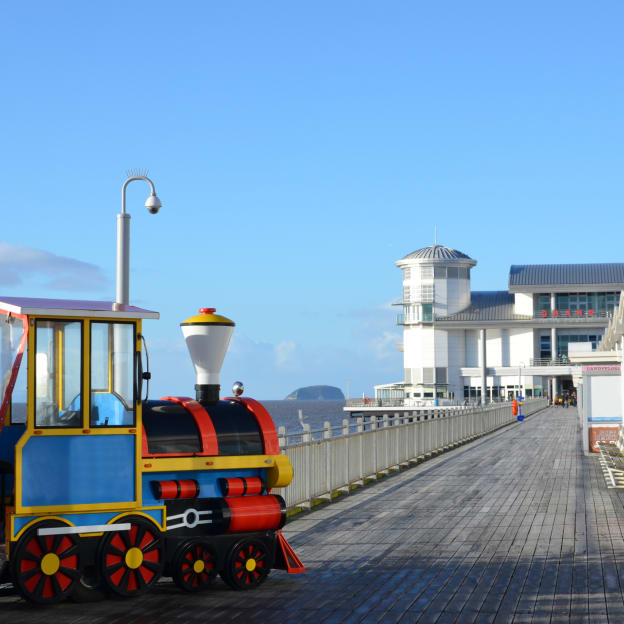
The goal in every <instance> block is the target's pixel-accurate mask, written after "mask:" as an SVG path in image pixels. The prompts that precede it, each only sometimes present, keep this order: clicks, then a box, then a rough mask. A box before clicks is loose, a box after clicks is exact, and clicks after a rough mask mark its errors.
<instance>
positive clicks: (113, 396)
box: [90, 322, 136, 427]
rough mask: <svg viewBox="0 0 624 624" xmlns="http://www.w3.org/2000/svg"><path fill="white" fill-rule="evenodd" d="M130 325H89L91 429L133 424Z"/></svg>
mask: <svg viewBox="0 0 624 624" xmlns="http://www.w3.org/2000/svg"><path fill="white" fill-rule="evenodd" d="M135 343H136V339H135V333H134V324H133V323H102V322H92V323H91V417H90V423H91V427H115V426H126V427H127V426H132V425H134V422H135V417H134V416H135V409H134V406H135V396H134V353H135Z"/></svg>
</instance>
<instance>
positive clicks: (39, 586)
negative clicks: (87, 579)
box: [11, 521, 80, 604]
mask: <svg viewBox="0 0 624 624" xmlns="http://www.w3.org/2000/svg"><path fill="white" fill-rule="evenodd" d="M66 526H67V525H65V524H63V523H62V522H54V521H49V522H41V523H39V524H36V525H35V526H33V527H31V528H30V529H28V531H26V532H25V533H24V535H22V537H21V538H20V539H19V541H18V542H17V545H16V547H15V551H14V553H13V554H12V556H11V563H12V575H13V582H14V584H15V585H16V587H17V589H18V590H19V592H20V593H21V594H22V596H23V597H24V598H26V600H29V601H30V602H35V603H37V604H50V603H53V602H60V601H61V600H63V599H64V598H65V597H66V596H67V595H68V594H70V593H71V591H72V589H73V587H74V585H75V583H76V581H77V580H78V578H79V577H80V561H79V557H78V540H77V538H76V536H74V535H62V534H61V535H38V531H39V529H43V528H60V527H66Z"/></svg>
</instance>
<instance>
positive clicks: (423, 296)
mask: <svg viewBox="0 0 624 624" xmlns="http://www.w3.org/2000/svg"><path fill="white" fill-rule="evenodd" d="M420 300H421V301H424V302H431V301H433V284H421V286H420Z"/></svg>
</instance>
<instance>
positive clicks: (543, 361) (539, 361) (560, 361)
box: [529, 356, 572, 366]
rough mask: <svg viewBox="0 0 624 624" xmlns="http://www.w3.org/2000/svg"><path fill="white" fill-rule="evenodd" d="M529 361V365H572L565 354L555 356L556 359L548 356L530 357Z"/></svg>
mask: <svg viewBox="0 0 624 624" xmlns="http://www.w3.org/2000/svg"><path fill="white" fill-rule="evenodd" d="M529 362H530V366H572V363H571V362H570V360H569V359H568V358H567V357H565V356H562V357H560V358H557V359H556V360H551V359H550V358H531V359H530V360H529Z"/></svg>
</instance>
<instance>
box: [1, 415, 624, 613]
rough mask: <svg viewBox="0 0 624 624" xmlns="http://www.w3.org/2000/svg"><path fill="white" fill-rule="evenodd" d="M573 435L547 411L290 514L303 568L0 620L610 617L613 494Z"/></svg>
mask: <svg viewBox="0 0 624 624" xmlns="http://www.w3.org/2000/svg"><path fill="white" fill-rule="evenodd" d="M579 436H580V432H579V427H578V417H577V413H576V410H575V409H573V408H570V409H563V408H558V409H554V408H550V409H547V410H544V411H542V412H541V413H538V414H536V415H535V416H532V417H531V418H529V419H527V420H526V421H525V422H524V423H518V424H514V425H511V426H509V427H506V428H504V429H502V430H499V431H497V432H496V433H494V434H491V435H489V436H487V437H484V438H481V439H479V440H477V441H475V442H472V443H471V444H468V445H466V446H462V447H459V448H457V449H455V450H453V451H450V452H448V453H445V454H443V455H440V456H438V457H435V458H433V459H431V460H429V461H427V462H424V463H422V464H420V465H418V466H416V467H414V468H411V469H409V470H405V471H403V472H401V473H398V474H396V475H394V476H391V477H388V478H385V479H382V480H381V481H379V482H378V483H376V484H374V485H372V486H369V487H366V488H364V489H361V490H359V491H356V492H354V493H352V494H351V495H349V496H346V497H344V498H342V499H339V500H338V501H337V502H334V503H332V504H330V505H327V506H325V507H323V508H322V509H318V510H316V511H314V512H312V513H310V514H306V515H303V516H301V517H299V518H297V519H296V520H294V521H292V522H291V523H289V524H288V525H287V526H286V527H285V529H284V533H285V534H286V535H287V537H288V539H289V541H290V542H291V544H292V545H293V547H294V548H295V550H296V552H297V554H298V555H299V556H300V558H301V559H302V560H303V562H304V563H305V564H306V566H307V568H308V571H307V573H306V574H303V575H287V574H285V573H283V572H272V573H271V575H270V577H269V579H268V580H267V582H266V583H265V584H264V585H263V586H262V587H260V588H259V589H257V590H255V591H253V592H234V591H231V590H229V589H227V588H226V586H225V585H224V584H223V583H222V582H221V581H218V582H217V583H216V584H215V586H214V589H211V590H209V591H208V592H205V593H202V594H189V595H186V594H183V593H181V592H180V591H179V590H177V589H176V588H175V586H173V585H172V584H169V583H161V584H160V585H159V586H158V588H157V589H156V590H155V591H153V592H152V593H151V594H148V595H146V596H144V597H141V598H138V599H135V600H131V601H121V600H108V601H105V602H100V603H93V604H86V605H77V604H72V603H70V602H66V603H63V604H61V605H58V606H55V607H52V608H45V609H38V608H33V607H32V606H30V605H28V604H26V603H24V602H23V601H22V600H20V599H19V598H17V597H16V596H12V595H7V596H4V597H0V614H1V616H2V621H3V622H7V623H9V622H11V623H13V622H20V623H22V622H46V623H49V622H55V624H60V623H62V622H75V623H78V622H80V623H82V622H84V623H86V622H90V623H91V622H96V623H104V622H106V623H107V624H109V623H110V624H122V623H124V624H125V623H131V622H132V623H135V622H141V624H147V623H156V622H158V623H160V622H163V623H164V622H173V621H176V622H178V621H179V622H184V623H195V622H197V623H199V622H202V623H204V622H216V621H219V622H227V621H246V622H274V623H278V622H279V623H280V624H281V623H284V622H422V623H426V622H439V623H450V622H457V623H459V624H464V623H466V624H468V623H472V622H497V623H498V622H513V623H529V622H553V623H555V622H557V623H558V622H579V623H580V622H591V623H594V622H611V623H620V622H624V591H623V589H624V537H623V531H624V490H621V489H613V488H607V484H606V482H605V478H604V476H603V472H602V469H601V465H600V461H599V456H598V455H595V456H592V457H584V456H583V454H582V451H581V445H580V438H579Z"/></svg>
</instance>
